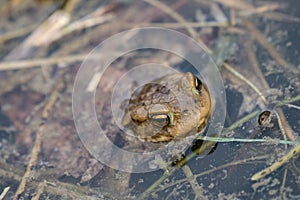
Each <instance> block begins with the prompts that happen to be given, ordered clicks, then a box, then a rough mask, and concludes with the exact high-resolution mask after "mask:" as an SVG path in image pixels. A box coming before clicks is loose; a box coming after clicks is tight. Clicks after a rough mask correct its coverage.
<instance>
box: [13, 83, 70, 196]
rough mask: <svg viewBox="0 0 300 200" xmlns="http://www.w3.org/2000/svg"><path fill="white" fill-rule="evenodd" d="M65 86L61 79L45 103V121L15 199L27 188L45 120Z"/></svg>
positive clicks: (43, 114)
mask: <svg viewBox="0 0 300 200" xmlns="http://www.w3.org/2000/svg"><path fill="white" fill-rule="evenodd" d="M63 86H64V84H63V83H62V81H59V82H58V83H57V84H56V86H55V88H54V90H53V92H52V93H51V95H50V97H49V100H48V102H47V104H46V105H45V107H44V109H43V111H42V120H43V122H42V123H41V124H40V126H39V128H38V130H37V135H36V139H35V143H34V146H33V148H32V150H31V154H30V160H29V162H28V165H27V167H26V171H25V173H24V176H23V177H22V179H21V182H20V184H19V186H18V189H17V191H16V193H15V196H14V198H13V200H17V198H18V196H19V195H20V194H22V193H23V191H24V190H25V187H26V183H27V180H28V179H29V177H30V173H31V172H32V169H33V167H34V166H35V165H36V162H37V158H38V155H39V153H40V151H41V143H42V139H43V135H44V129H45V122H46V120H47V119H48V117H49V112H50V111H51V109H52V107H53V105H54V103H55V102H56V100H57V99H58V95H59V91H60V90H61V89H62V88H63Z"/></svg>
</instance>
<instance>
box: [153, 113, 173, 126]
mask: <svg viewBox="0 0 300 200" xmlns="http://www.w3.org/2000/svg"><path fill="white" fill-rule="evenodd" d="M170 122H171V120H170V117H169V116H168V115H153V116H151V123H153V125H155V126H158V127H164V126H167V125H168V124H170Z"/></svg>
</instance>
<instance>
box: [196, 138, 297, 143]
mask: <svg viewBox="0 0 300 200" xmlns="http://www.w3.org/2000/svg"><path fill="white" fill-rule="evenodd" d="M197 139H200V140H205V141H211V142H244V143H247V142H255V143H259V142H262V143H272V144H289V145H295V144H299V142H295V141H286V140H278V139H271V138H270V139H244V138H220V137H208V136H199V137H198V138H197Z"/></svg>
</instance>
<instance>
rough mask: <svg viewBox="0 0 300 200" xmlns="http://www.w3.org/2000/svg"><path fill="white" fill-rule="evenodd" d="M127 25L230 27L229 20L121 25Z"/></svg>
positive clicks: (127, 24) (127, 25)
mask: <svg viewBox="0 0 300 200" xmlns="http://www.w3.org/2000/svg"><path fill="white" fill-rule="evenodd" d="M123 25H124V26H125V27H144V26H152V27H164V28H174V29H175V28H185V25H188V26H190V27H192V28H206V27H207V28H210V27H228V22H227V21H225V22H224V21H223V22H217V21H210V22H186V23H185V24H182V23H137V24H133V23H123V24H122V25H121V26H123Z"/></svg>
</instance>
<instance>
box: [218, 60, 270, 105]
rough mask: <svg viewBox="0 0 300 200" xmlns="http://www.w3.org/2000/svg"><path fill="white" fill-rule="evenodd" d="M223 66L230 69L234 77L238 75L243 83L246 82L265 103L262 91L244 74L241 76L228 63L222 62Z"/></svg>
mask: <svg viewBox="0 0 300 200" xmlns="http://www.w3.org/2000/svg"><path fill="white" fill-rule="evenodd" d="M223 66H224V67H225V69H227V70H228V71H230V72H231V73H232V74H234V75H235V76H236V77H238V78H239V79H241V80H242V81H244V82H245V83H247V84H248V85H249V86H250V87H251V88H252V89H253V90H254V91H255V92H256V93H257V94H258V95H259V97H260V98H261V99H262V100H263V101H264V103H267V100H266V98H265V97H264V95H263V94H262V92H261V91H260V90H259V89H258V88H257V87H256V86H255V85H254V84H253V83H252V82H251V81H249V80H248V79H247V78H246V77H245V76H243V75H242V74H240V73H239V72H238V71H236V70H235V69H233V68H232V67H231V66H230V65H229V64H228V63H224V64H223Z"/></svg>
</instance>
